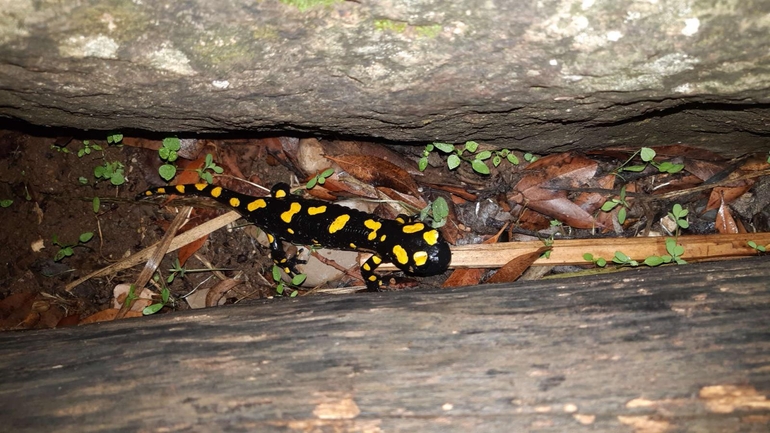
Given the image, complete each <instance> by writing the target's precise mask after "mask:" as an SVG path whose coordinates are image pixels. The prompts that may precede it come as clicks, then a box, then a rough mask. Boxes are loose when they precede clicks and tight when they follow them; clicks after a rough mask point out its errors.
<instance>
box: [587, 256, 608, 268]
mask: <svg viewBox="0 0 770 433" xmlns="http://www.w3.org/2000/svg"><path fill="white" fill-rule="evenodd" d="M583 259H584V260H585V261H587V262H591V263H593V264H595V265H596V266H598V267H600V268H603V267H605V266H607V260H605V259H603V258H601V257H594V255H593V254H591V253H585V254H583Z"/></svg>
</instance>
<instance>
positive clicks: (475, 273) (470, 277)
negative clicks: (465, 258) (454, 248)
mask: <svg viewBox="0 0 770 433" xmlns="http://www.w3.org/2000/svg"><path fill="white" fill-rule="evenodd" d="M505 229H506V227H505V226H504V227H503V228H502V229H500V231H499V232H497V234H495V235H494V236H492V237H491V238H489V239H487V240H485V241H484V242H482V244H496V243H497V241H498V240H500V235H502V234H503V233H505ZM486 273H487V270H486V269H484V268H460V269H455V270H454V271H452V274H451V275H449V278H447V279H446V280H445V281H444V284H442V285H441V287H462V286H470V285H473V284H478V283H479V282H480V281H481V278H482V277H483V276H484V274H486Z"/></svg>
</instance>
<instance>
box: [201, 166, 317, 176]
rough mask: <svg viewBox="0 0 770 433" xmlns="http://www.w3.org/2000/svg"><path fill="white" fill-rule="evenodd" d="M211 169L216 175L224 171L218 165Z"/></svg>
mask: <svg viewBox="0 0 770 433" xmlns="http://www.w3.org/2000/svg"><path fill="white" fill-rule="evenodd" d="M211 169H212V170H214V173H216V174H222V173H224V172H225V169H224V168H222V167H220V166H218V165H215V166H214V167H211ZM324 177H326V176H324Z"/></svg>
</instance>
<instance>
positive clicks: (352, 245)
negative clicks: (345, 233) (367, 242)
mask: <svg viewBox="0 0 770 433" xmlns="http://www.w3.org/2000/svg"><path fill="white" fill-rule="evenodd" d="M350 248H353V249H354V250H355V249H356V244H354V243H353V242H351V243H350Z"/></svg>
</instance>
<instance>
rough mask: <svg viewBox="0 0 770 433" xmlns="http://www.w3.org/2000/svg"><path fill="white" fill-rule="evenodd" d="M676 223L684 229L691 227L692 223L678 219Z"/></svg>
mask: <svg viewBox="0 0 770 433" xmlns="http://www.w3.org/2000/svg"><path fill="white" fill-rule="evenodd" d="M676 225H678V226H679V227H681V228H683V229H687V228H690V223H688V222H687V220H676Z"/></svg>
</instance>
